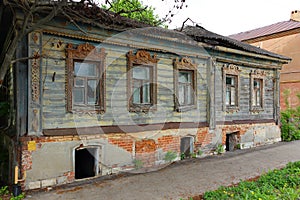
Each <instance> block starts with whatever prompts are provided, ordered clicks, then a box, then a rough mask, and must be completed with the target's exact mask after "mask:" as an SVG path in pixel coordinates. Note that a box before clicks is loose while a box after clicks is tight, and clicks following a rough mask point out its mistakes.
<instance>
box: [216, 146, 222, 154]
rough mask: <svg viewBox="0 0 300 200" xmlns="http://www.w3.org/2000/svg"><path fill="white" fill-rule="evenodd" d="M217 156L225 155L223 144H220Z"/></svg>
mask: <svg viewBox="0 0 300 200" xmlns="http://www.w3.org/2000/svg"><path fill="white" fill-rule="evenodd" d="M216 152H217V154H222V153H224V147H223V145H222V144H218V146H217V149H216Z"/></svg>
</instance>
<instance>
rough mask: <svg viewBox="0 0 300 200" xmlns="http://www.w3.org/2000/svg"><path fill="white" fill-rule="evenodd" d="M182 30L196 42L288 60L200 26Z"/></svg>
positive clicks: (187, 27)
mask: <svg viewBox="0 0 300 200" xmlns="http://www.w3.org/2000/svg"><path fill="white" fill-rule="evenodd" d="M182 31H183V32H184V33H185V34H187V35H188V36H190V37H192V38H193V39H194V40H196V41H198V42H204V43H208V44H211V45H219V46H224V47H229V48H233V49H238V50H243V51H246V52H251V53H257V54H261V55H266V56H271V57H274V58H279V59H284V60H290V58H288V57H286V56H282V55H279V54H275V53H272V52H270V51H266V50H264V49H261V48H257V47H255V46H252V45H249V44H246V43H244V42H241V41H238V40H236V39H232V38H230V37H225V36H222V35H219V34H216V33H213V32H210V31H208V30H206V29H204V28H203V27H201V26H186V27H185V28H184V29H183V30H182Z"/></svg>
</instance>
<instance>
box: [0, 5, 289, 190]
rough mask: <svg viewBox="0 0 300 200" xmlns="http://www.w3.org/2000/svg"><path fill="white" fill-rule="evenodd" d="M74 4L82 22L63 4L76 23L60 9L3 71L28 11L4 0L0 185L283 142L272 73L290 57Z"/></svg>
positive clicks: (39, 182) (42, 183) (61, 180)
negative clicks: (220, 148)
mask: <svg viewBox="0 0 300 200" xmlns="http://www.w3.org/2000/svg"><path fill="white" fill-rule="evenodd" d="M69 7H71V11H74V10H76V11H77V13H79V14H80V15H81V16H83V17H82V18H80V17H75V16H74V15H73V14H74V13H73V12H71V11H70V10H69V11H68V10H67V11H66V12H67V13H68V16H71V17H72V18H73V19H74V20H75V22H76V23H72V21H70V19H69V18H67V17H65V15H58V16H57V17H55V18H54V19H53V20H51V21H50V22H45V23H43V24H40V25H39V26H38V28H36V29H35V30H32V31H31V32H30V33H28V34H27V35H26V37H24V38H23V39H22V40H20V41H18V43H17V49H16V53H15V55H14V58H13V62H11V64H10V65H9V66H6V67H7V71H5V72H3V70H4V69H6V68H5V67H4V65H3V63H4V60H5V57H6V55H7V54H6V49H9V47H10V45H12V44H13V42H12V41H13V38H14V36H15V35H14V32H13V29H14V28H16V27H15V26H18V25H21V24H22V22H23V20H24V13H22V12H20V10H18V8H15V10H14V12H12V10H11V9H12V8H11V7H5V6H4V5H1V9H2V11H3V12H1V13H2V16H1V17H0V19H1V27H3V30H2V31H1V37H0V40H1V42H0V45H1V57H0V61H1V68H0V74H1V73H5V74H6V75H5V78H4V79H3V80H2V81H1V82H2V87H1V93H2V94H1V95H0V96H1V102H8V103H9V104H8V106H9V110H10V112H9V113H7V115H6V116H5V117H2V118H1V120H2V121H1V122H2V123H1V132H0V148H1V152H2V155H4V156H2V160H1V163H0V164H1V165H0V168H1V170H0V172H1V174H0V179H1V181H5V182H9V183H13V180H15V179H17V182H19V184H20V185H22V187H23V189H26V190H27V189H35V188H44V187H49V186H53V185H60V184H65V183H70V182H73V181H76V180H82V179H85V178H91V177H98V176H102V175H107V174H111V173H118V172H122V171H128V170H132V169H134V168H135V165H137V163H138V164H139V165H142V167H150V166H155V165H161V164H164V163H166V159H165V155H166V153H167V152H172V153H174V154H176V156H177V159H180V156H181V155H185V156H189V155H191V154H193V153H197V152H200V151H201V152H203V153H204V155H207V154H209V153H210V152H213V151H215V149H216V147H217V146H218V145H222V146H223V148H224V149H226V150H227V151H231V150H234V149H236V148H241V149H243V148H250V147H255V146H258V145H264V144H269V143H274V142H278V141H280V140H281V137H280V128H279V126H278V118H279V78H280V69H281V68H282V65H283V64H286V63H288V62H289V61H290V59H289V58H287V57H284V56H281V55H277V54H274V53H271V52H268V51H265V50H263V49H259V48H256V47H253V46H251V45H248V44H245V43H242V42H239V41H237V40H234V39H230V38H227V37H223V36H221V35H218V34H215V33H212V32H210V31H208V30H206V29H204V28H202V27H200V26H186V27H184V28H183V29H182V30H168V29H164V28H159V27H151V26H150V25H147V24H143V23H140V22H136V21H134V20H130V19H127V18H123V17H120V16H118V15H114V14H112V13H109V12H107V11H104V10H102V9H100V8H98V7H84V6H82V4H80V3H78V4H72V5H69ZM49 12H50V11H49ZM95 13H100V14H101V15H100V14H99V15H97V16H95ZM45 15H47V12H45V13H40V15H37V16H35V18H34V20H35V21H33V22H32V23H35V22H36V21H38V20H39V19H41V18H43V17H44V16H45ZM101 17H102V18H101ZM86 19H89V20H86ZM73 22H74V21H73ZM16 166H17V167H18V168H15V167H16Z"/></svg>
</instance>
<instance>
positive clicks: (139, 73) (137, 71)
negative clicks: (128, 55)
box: [133, 67, 150, 80]
mask: <svg viewBox="0 0 300 200" xmlns="http://www.w3.org/2000/svg"><path fill="white" fill-rule="evenodd" d="M133 78H134V79H142V80H149V78H150V73H149V67H134V68H133Z"/></svg>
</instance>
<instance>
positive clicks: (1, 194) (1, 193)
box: [0, 186, 25, 200]
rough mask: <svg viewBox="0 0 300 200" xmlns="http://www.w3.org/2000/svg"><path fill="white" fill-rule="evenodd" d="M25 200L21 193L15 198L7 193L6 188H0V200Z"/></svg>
mask: <svg viewBox="0 0 300 200" xmlns="http://www.w3.org/2000/svg"><path fill="white" fill-rule="evenodd" d="M24 198H25V194H24V193H22V194H20V195H18V196H16V197H14V196H13V195H12V194H10V193H9V190H8V187H7V186H3V187H1V188H0V200H4V199H9V200H21V199H24Z"/></svg>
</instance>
